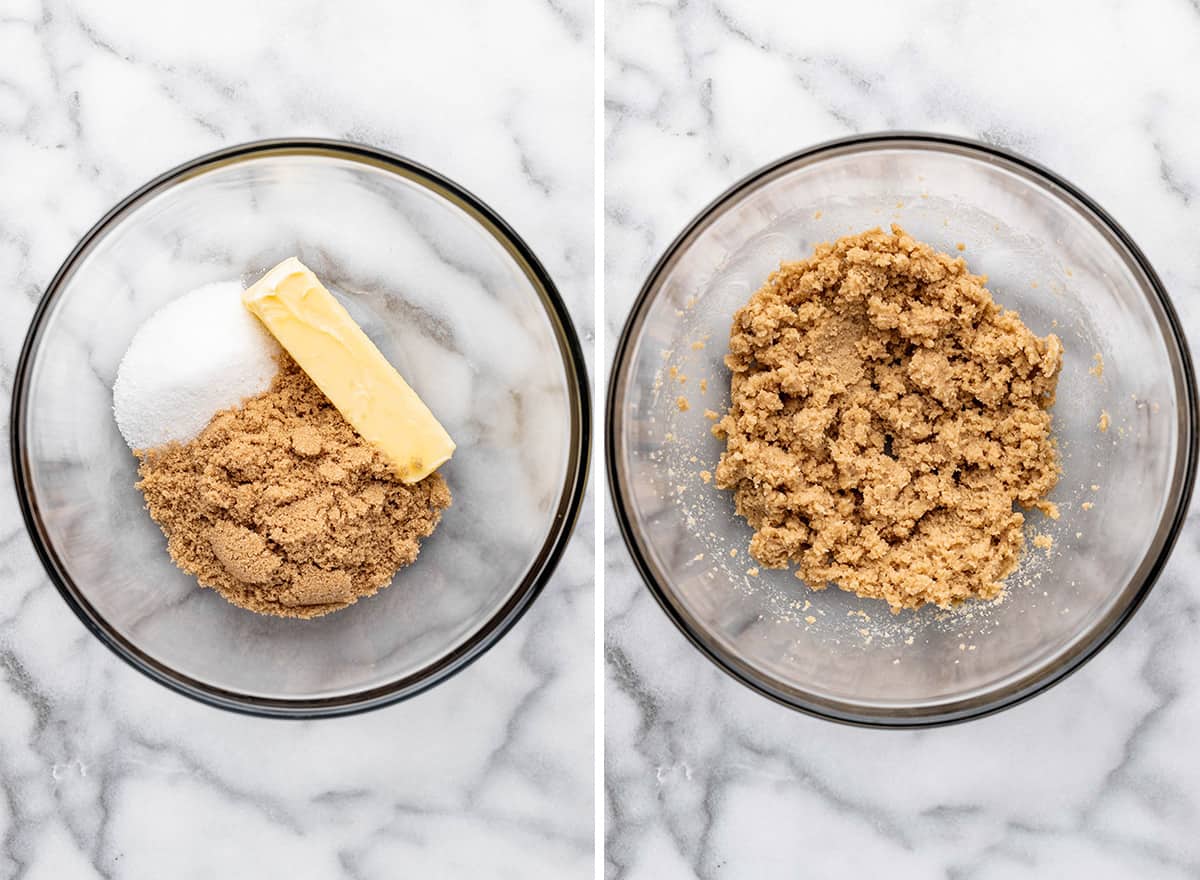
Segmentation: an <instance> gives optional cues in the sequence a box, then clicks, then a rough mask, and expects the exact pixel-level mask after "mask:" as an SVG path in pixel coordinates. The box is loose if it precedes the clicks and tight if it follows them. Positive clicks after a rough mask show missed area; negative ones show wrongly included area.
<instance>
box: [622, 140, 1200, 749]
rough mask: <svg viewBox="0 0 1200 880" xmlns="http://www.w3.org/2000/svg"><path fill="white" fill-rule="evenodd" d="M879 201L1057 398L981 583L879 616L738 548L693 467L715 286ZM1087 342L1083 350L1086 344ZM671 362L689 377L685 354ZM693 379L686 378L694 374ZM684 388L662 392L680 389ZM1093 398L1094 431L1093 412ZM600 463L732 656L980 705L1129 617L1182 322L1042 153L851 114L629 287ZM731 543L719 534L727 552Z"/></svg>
mask: <svg viewBox="0 0 1200 880" xmlns="http://www.w3.org/2000/svg"><path fill="white" fill-rule="evenodd" d="M889 223H899V224H901V225H902V226H903V227H904V228H905V230H906V231H908V232H909V233H910V234H912V235H913V236H915V237H916V238H918V239H920V240H924V241H927V242H929V243H931V244H933V245H935V246H936V247H937V248H938V249H939V250H943V251H946V252H949V253H952V254H956V253H957V250H956V247H957V246H958V245H959V244H962V245H965V256H966V258H967V261H968V265H969V266H970V268H971V270H972V271H974V272H976V273H982V274H985V275H987V276H988V278H989V279H990V281H989V288H990V289H991V291H992V293H993V295H994V296H995V298H996V300H997V301H998V302H999V303H1000V304H1001V305H1003V306H1005V307H1008V308H1012V309H1016V310H1018V311H1019V312H1020V314H1021V316H1022V318H1023V319H1024V321H1025V322H1026V323H1027V324H1028V325H1029V326H1030V327H1031V328H1032V329H1033V330H1034V331H1035V332H1037V333H1038V334H1046V333H1050V332H1054V333H1057V334H1058V335H1059V336H1060V337H1061V338H1062V340H1063V343H1064V344H1065V346H1066V355H1065V360H1064V365H1063V369H1062V374H1061V378H1060V380H1059V385H1058V397H1057V400H1058V402H1057V403H1056V404H1055V406H1054V409H1053V414H1054V432H1055V434H1056V436H1057V438H1058V441H1059V445H1060V449H1061V452H1062V467H1063V472H1062V478H1061V480H1060V482H1059V484H1058V487H1057V488H1056V489H1055V491H1054V493H1053V494H1052V496H1051V498H1052V500H1054V501H1055V502H1057V503H1058V505H1059V507H1060V509H1061V511H1062V516H1061V518H1060V519H1059V520H1057V521H1050V520H1048V519H1047V518H1045V517H1043V516H1042V515H1041V514H1030V515H1029V516H1028V519H1027V535H1026V536H1027V538H1028V537H1031V536H1032V535H1033V534H1035V533H1044V534H1047V535H1049V536H1050V537H1051V538H1052V539H1053V546H1052V548H1051V549H1050V551H1049V552H1048V553H1044V552H1042V551H1041V550H1040V549H1034V548H1032V547H1030V548H1029V549H1027V551H1026V552H1025V554H1024V556H1023V558H1022V561H1021V564H1020V567H1019V569H1018V570H1017V571H1016V572H1014V574H1013V575H1011V576H1010V577H1009V579H1008V581H1007V590H1006V594H1005V597H1004V598H1003V600H1002V601H1001V602H1000V603H999V604H995V603H968V604H966V605H964V606H961V607H960V608H957V609H953V610H950V611H941V610H939V609H937V608H934V607H926V608H925V609H922V610H921V611H918V612H906V613H902V614H899V615H896V616H893V615H892V614H890V613H889V611H888V608H887V606H886V605H885V604H884V603H882V602H878V601H872V600H864V599H859V598H857V597H855V596H853V595H851V594H849V593H845V592H842V591H841V590H838V589H836V588H830V589H827V590H824V591H821V592H817V591H813V590H810V589H808V587H807V586H806V585H804V584H803V583H802V582H800V581H799V580H797V579H796V578H795V576H794V575H793V574H792V573H791V572H786V571H768V570H766V569H761V570H759V569H756V568H755V564H754V561H753V560H752V559H750V558H748V556H747V553H746V548H747V545H748V543H749V539H750V535H751V530H750V528H749V527H748V526H747V525H746V523H745V521H744V520H742V519H741V518H739V517H738V516H736V515H735V513H734V509H733V500H732V495H731V493H728V492H722V491H719V490H717V489H716V488H715V487H713V486H712V485H709V484H706V483H705V482H704V481H703V480H702V479H701V476H700V472H701V471H704V470H708V471H711V470H713V468H714V467H715V464H716V462H717V460H718V458H719V457H720V453H721V449H722V444H721V443H720V442H719V441H717V440H716V439H714V438H713V437H712V436H711V434H710V432H709V428H710V426H711V424H712V423H711V421H709V420H708V419H706V418H705V416H704V412H705V410H706V409H711V410H715V411H718V412H721V411H723V410H724V409H725V408H726V407H727V405H728V402H729V373H728V370H727V369H726V368H725V367H724V365H723V363H722V357H723V355H724V354H725V350H726V345H725V341H726V340H727V339H728V334H729V326H730V321H731V318H732V315H733V312H734V310H735V309H737V308H738V307H739V306H740V305H742V304H744V303H745V302H746V300H747V299H748V298H749V297H750V294H751V293H753V292H754V291H755V290H756V289H757V288H758V287H759V286H760V285H761V284H762V282H763V281H764V280H765V279H766V277H767V275H768V274H769V273H770V272H771V271H773V270H774V269H775V268H776V267H777V266H778V264H779V262H780V260H785V259H800V258H803V257H806V256H808V255H809V254H811V252H812V250H813V247H814V246H815V245H816V244H818V243H819V242H822V241H829V240H832V239H834V238H837V237H838V236H841V235H844V234H846V233H850V232H860V231H862V230H864V229H866V228H869V227H873V226H878V225H883V226H885V227H886V226H887V225H888V224H889ZM1097 355H1099V356H1100V358H1102V360H1103V370H1102V371H1101V369H1100V368H1099V360H1098V359H1097V358H1096V356H1097ZM685 377H686V378H685ZM701 380H704V383H705V385H706V390H701ZM681 396H682V397H685V398H686V399H687V402H688V404H689V407H688V409H687V411H686V412H683V411H680V407H679V406H678V405H677V404H678V398H679V397H681ZM1102 411H1104V412H1107V413H1108V419H1109V428H1108V430H1107V432H1101V431H1100V430H1099V422H1100V419H1101V413H1102ZM608 419H609V422H608V433H607V443H608V450H607V451H608V473H609V482H610V488H611V490H612V497H613V502H614V506H615V508H616V515H617V519H618V522H619V524H620V527H621V530H622V533H623V535H624V537H625V541H626V544H627V545H628V547H629V550H630V552H631V554H632V555H633V558H634V561H635V563H636V564H637V566H638V568H639V570H640V571H641V574H642V576H643V577H644V579H645V580H646V583H647V584H648V585H649V587H650V589H651V591H652V592H653V594H654V596H655V598H656V599H657V600H658V601H659V603H660V604H661V606H662V607H663V609H664V610H665V611H666V612H667V614H668V615H669V616H670V617H671V619H672V620H673V621H674V622H675V623H676V624H677V625H678V626H679V627H680V629H681V630H682V631H683V632H684V634H685V635H686V636H687V637H688V638H689V639H690V640H691V641H692V642H693V643H694V644H695V645H696V646H697V647H698V648H700V650H701V651H703V652H704V653H705V654H707V655H708V656H709V657H710V658H711V659H712V660H713V661H715V662H716V663H717V665H718V666H720V667H721V668H723V669H724V670H725V671H727V672H729V673H730V674H732V675H733V676H734V677H735V678H737V679H738V680H740V681H742V682H743V683H745V684H747V685H749V686H750V687H752V688H754V689H756V690H757V691H759V692H760V693H762V694H765V695H766V696H769V697H771V698H773V699H775V700H778V701H780V702H782V703H785V704H787V705H790V706H792V707H795V708H797V709H801V710H804V711H807V712H810V713H813V714H815V715H819V716H822V717H826V718H830V719H835V720H839V721H845V722H851V723H859V724H868V725H880V726H890V727H914V726H924V725H932V724H939V723H945V722H950V721H956V720H962V719H966V718H971V717H976V716H979V715H983V714H985V713H988V712H991V711H994V710H996V709H999V708H1001V707H1004V706H1008V705H1012V704H1014V703H1016V702H1018V701H1020V700H1022V699H1024V698H1026V697H1028V696H1030V695H1032V694H1034V693H1037V692H1038V691H1040V690H1043V689H1045V688H1047V687H1049V686H1050V685H1051V684H1053V683H1055V682H1056V681H1059V680H1061V679H1062V678H1063V677H1064V676H1066V675H1067V674H1068V673H1070V672H1071V671H1072V670H1074V669H1077V668H1078V667H1079V666H1080V665H1081V664H1082V663H1083V662H1084V661H1086V660H1087V659H1088V658H1089V657H1091V656H1092V655H1093V654H1095V653H1096V651H1098V650H1099V649H1100V648H1101V647H1102V646H1103V645H1104V644H1105V643H1106V642H1107V641H1108V640H1109V639H1110V638H1111V637H1112V636H1113V635H1114V634H1115V633H1116V632H1117V631H1118V630H1119V629H1120V628H1121V626H1122V625H1123V624H1124V623H1125V622H1126V621H1128V620H1129V618H1130V615H1132V614H1133V612H1134V610H1135V609H1136V608H1137V607H1138V605H1139V603H1140V602H1141V601H1142V600H1143V599H1144V598H1145V596H1146V594H1147V592H1148V591H1149V589H1150V587H1151V585H1152V584H1153V582H1154V579H1155V576H1156V575H1157V574H1158V572H1159V570H1160V569H1161V568H1162V566H1163V563H1164V561H1165V559H1166V557H1167V554H1168V553H1169V551H1170V549H1171V546H1172V543H1173V542H1174V540H1175V537H1176V534H1177V532H1178V530H1179V527H1180V524H1181V523H1182V521H1183V518H1184V514H1185V511H1186V509H1187V504H1188V499H1189V497H1190V494H1191V489H1192V482H1193V478H1194V469H1195V458H1196V436H1197V417H1196V390H1195V382H1194V377H1193V374H1192V366H1191V363H1190V361H1189V358H1188V354H1187V348H1186V345H1185V343H1184V339H1183V334H1182V332H1181V330H1180V327H1179V322H1178V321H1177V319H1176V317H1175V313H1174V311H1173V310H1172V308H1171V304H1170V302H1169V301H1168V299H1167V295H1166V293H1165V291H1164V290H1163V288H1162V284H1161V282H1160V281H1159V280H1158V278H1157V276H1156V275H1155V274H1154V271H1153V269H1151V267H1150V265H1149V264H1148V263H1147V261H1146V259H1145V257H1144V256H1143V255H1142V254H1141V252H1140V251H1139V250H1138V249H1137V247H1136V246H1135V245H1134V243H1133V242H1132V241H1131V240H1130V239H1129V237H1128V236H1127V235H1126V234H1125V233H1124V232H1123V231H1122V230H1121V229H1120V227H1118V226H1117V225H1116V224H1115V223H1114V222H1113V221H1112V220H1111V219H1110V218H1109V217H1108V215H1106V214H1105V213H1104V212H1103V211H1102V210H1101V209H1100V208H1099V207H1097V206H1096V205H1095V204H1094V203H1093V202H1092V201H1091V200H1090V199H1088V198H1087V197H1086V196H1085V195H1083V194H1082V193H1080V192H1079V191H1078V190H1077V189H1075V188H1074V187H1072V186H1071V185H1069V184H1067V183H1066V182H1064V181H1063V180H1061V179H1060V178H1058V177H1057V176H1055V175H1053V174H1051V173H1050V172H1049V171H1046V170H1045V169H1043V168H1040V167H1038V166H1037V165H1034V164H1033V163H1031V162H1028V161H1026V160H1025V159H1022V158H1019V157H1017V156H1013V155H1009V154H1006V153H1003V152H1001V151H998V150H995V149H993V148H991V147H987V146H984V145H982V144H976V143H971V142H968V141H962V140H957V139H953V138H946V137H937V136H926V135H876V136H864V137H856V138H851V139H849V140H843V141H837V142H834V143H830V144H825V145H822V146H818V147H816V148H814V149H811V150H807V151H805V152H802V153H799V154H796V155H794V156H789V157H787V158H785V159H782V160H780V161H778V162H776V163H774V164H772V165H770V166H768V167H766V168H763V169H762V170H760V171H758V172H756V173H754V174H752V175H751V176H750V177H748V178H747V179H745V180H743V181H742V182H741V183H739V184H737V185H736V186H734V187H733V188H732V189H731V190H729V191H728V192H726V193H725V194H724V195H722V196H721V197H720V198H718V199H717V200H716V201H715V202H713V203H712V204H711V205H710V206H709V207H707V208H705V209H704V210H703V211H702V212H701V213H700V215H699V216H697V217H696V218H695V219H694V220H693V221H692V222H691V223H689V224H688V226H687V228H686V229H685V230H684V231H683V233H682V234H681V235H680V236H679V237H678V238H677V239H676V240H675V241H674V242H673V243H672V244H671V246H670V247H669V248H668V249H667V252H666V253H665V254H664V255H663V257H662V259H661V260H659V262H658V264H657V265H656V266H655V267H654V270H653V271H652V272H651V273H650V277H649V278H648V280H647V281H646V284H645V286H644V287H643V288H642V291H641V293H640V295H639V296H638V299H637V302H636V303H635V305H634V307H633V311H632V313H631V314H630V316H629V320H628V322H627V323H626V325H625V328H624V332H623V333H622V335H621V338H620V341H619V344H618V346H617V354H616V362H615V365H614V368H613V373H612V376H611V382H610V384H609V398H608ZM735 554H736V555H735Z"/></svg>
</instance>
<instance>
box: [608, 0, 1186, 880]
mask: <svg viewBox="0 0 1200 880" xmlns="http://www.w3.org/2000/svg"><path fill="white" fill-rule="evenodd" d="M606 57H607V70H606V80H607V87H606V109H607V114H606V115H607V124H606V131H605V137H606V144H605V146H606V179H605V188H606V193H605V213H606V218H607V227H606V247H605V250H606V254H607V268H606V284H605V286H606V294H607V299H606V312H607V325H606V328H605V336H606V341H607V343H608V348H609V356H611V351H612V345H613V343H614V342H615V340H616V337H617V334H618V333H619V331H620V327H621V324H622V321H623V320H624V317H625V315H626V312H627V310H628V308H629V306H630V304H631V302H632V300H633V296H634V294H635V292H636V291H637V289H638V287H639V286H640V284H641V282H642V280H643V279H644V277H645V275H646V273H647V272H648V270H649V268H650V266H651V265H652V264H653V261H654V260H655V259H657V257H658V256H659V254H660V253H661V252H662V250H663V249H664V248H665V247H666V245H667V244H668V242H669V241H670V240H671V239H672V238H673V237H674V236H675V234H676V233H677V232H678V231H679V230H680V229H681V228H682V227H683V225H684V224H685V223H686V222H687V221H688V220H689V219H690V218H691V217H692V215H693V214H694V213H695V212H696V211H697V210H699V209H700V208H701V207H703V206H704V205H705V204H706V203H707V202H708V201H709V200H710V199H712V198H714V197H715V196H716V195H717V194H719V193H720V192H721V191H723V190H724V189H725V188H726V187H727V186H729V185H730V184H731V183H733V182H734V181H735V180H737V179H739V178H740V177H742V176H743V175H745V174H747V173H749V172H750V171H752V170H753V169H755V168H756V167H758V166H760V165H762V164H764V163H766V162H768V161H770V160H772V159H774V158H776V157H778V156H780V155H783V154H785V153H788V152H791V151H794V150H797V149H800V148H802V147H804V146H807V145H810V144H814V143H817V142H819V141H822V140H826V139H829V138H832V137H838V136H842V135H847V134H851V133H854V132H863V131H875V130H882V129H923V130H931V131H940V132H947V133H951V134H959V135H965V136H969V137H974V138H978V139H982V140H984V141H988V142H991V143H994V144H998V145H1000V146H1003V147H1008V148H1011V149H1014V150H1017V151H1019V152H1021V153H1024V154H1025V155H1028V156H1030V157H1032V158H1033V159H1035V160H1038V161H1040V162H1042V163H1044V164H1046V165H1048V166H1049V167H1051V168H1054V169H1056V170H1058V171H1060V172H1061V173H1062V174H1064V175H1065V176H1066V177H1067V178H1068V179H1070V180H1072V181H1073V182H1074V183H1076V184H1077V185H1079V186H1081V187H1082V188H1083V189H1084V190H1085V191H1086V192H1088V193H1089V194H1090V195H1092V196H1093V197H1094V198H1095V199H1097V200H1098V201H1099V202H1100V204H1102V205H1103V206H1105V207H1106V208H1107V209H1108V210H1109V211H1110V212H1111V213H1112V214H1113V215H1114V216H1115V217H1116V218H1117V219H1118V221H1119V222H1120V223H1122V224H1123V225H1124V226H1125V227H1126V229H1127V230H1128V231H1129V232H1130V233H1131V234H1132V235H1133V237H1134V238H1135V239H1136V240H1137V241H1138V242H1139V244H1140V245H1141V246H1142V247H1143V249H1144V250H1145V251H1146V253H1147V254H1148V256H1149V258H1150V260H1151V261H1152V262H1153V264H1154V265H1155V267H1156V268H1157V269H1158V271H1159V273H1160V274H1161V275H1162V277H1163V280H1164V281H1165V283H1166V285H1167V287H1168V289H1169V290H1170V292H1171V294H1172V296H1173V298H1174V301H1175V304H1176V306H1177V308H1178V311H1179V314H1180V317H1181V319H1182V320H1183V323H1184V325H1185V328H1186V330H1187V332H1188V333H1189V334H1190V337H1191V339H1192V341H1193V343H1195V341H1196V340H1200V234H1198V233H1197V230H1198V229H1200V149H1198V145H1200V114H1197V103H1196V91H1195V83H1196V82H1197V81H1200V10H1198V9H1197V7H1196V5H1195V4H1194V3H1191V4H1189V3H1187V2H1182V0H1155V2H1149V3H1139V4H1133V3H1119V2H1103V3H1096V4H1088V5H1086V6H1085V5H1083V4H1042V3H1035V2H1018V3H1004V4H995V3H990V4H953V3H949V4H948V3H944V2H933V0H914V2H910V3H904V4H894V3H883V2H868V3H856V4H853V5H852V6H846V5H841V4H828V5H818V4H812V5H810V6H809V7H808V8H807V9H806V10H805V11H804V12H803V13H798V12H797V7H796V6H795V5H794V4H786V3H754V2H749V0H725V2H706V0H699V2H689V3H686V4H678V5H677V4H673V3H653V2H650V3H647V2H640V0H614V2H611V3H610V4H609V5H608V8H607V17H606ZM606 567H607V576H606V608H607V610H606V613H607V619H608V623H607V628H606V637H605V654H606V658H607V670H606V674H607V687H606V760H607V780H606V789H607V793H608V802H607V805H606V808H607V834H606V836H607V852H606V860H607V868H608V876H609V877H610V878H621V880H631V878H655V880H662V878H684V877H702V878H720V877H739V878H740V877H814V878H826V877H831V878H832V877H872V876H888V877H897V878H898V877H906V878H907V877H913V878H929V877H945V878H954V880H964V878H972V880H985V878H987V880H991V878H1007V877H1090V878H1100V877H1104V878H1125V877H1147V878H1151V877H1153V878H1185V877H1198V876H1200V832H1198V829H1200V756H1198V753H1197V751H1196V748H1195V738H1196V731H1197V729H1200V675H1198V671H1200V639H1197V638H1196V629H1197V626H1198V625H1200V595H1198V593H1197V583H1196V581H1197V577H1198V575H1197V573H1198V572H1200V523H1198V522H1197V520H1196V516H1195V514H1194V513H1193V515H1192V517H1191V519H1190V521H1189V523H1188V525H1187V527H1186V530H1185V531H1184V533H1183V534H1182V536H1181V538H1180V540H1179V543H1178V545H1177V547H1176V549H1175V551H1174V554H1173V556H1172V559H1171V562H1170V565H1169V567H1168V568H1167V570H1166V571H1165V573H1164V574H1163V575H1162V578H1161V579H1160V581H1159V583H1158V586H1157V587H1156V588H1155V590H1154V592H1153V594H1152V595H1151V596H1150V598H1149V600H1148V601H1147V603H1146V604H1145V606H1144V607H1143V608H1142V610H1141V611H1140V612H1139V613H1138V614H1137V616H1136V617H1135V619H1134V620H1133V621H1132V623H1131V624H1130V625H1129V626H1128V627H1127V628H1126V629H1125V630H1124V631H1123V632H1122V633H1121V635H1120V636H1119V637H1118V638H1117V639H1116V640H1115V641H1114V642H1113V643H1112V644H1111V645H1110V646H1109V647H1108V648H1106V649H1105V650H1104V651H1103V652H1102V653H1101V654H1100V655H1099V656H1098V657H1097V658H1096V659H1094V660H1093V661H1092V662H1091V663H1089V664H1088V665H1087V666H1086V667H1084V669H1083V670H1081V671H1080V672H1079V673H1077V674H1076V675H1074V676H1072V677H1071V678H1070V679H1068V680H1067V681H1066V682H1064V683H1063V684H1061V685H1059V686H1057V687H1055V688H1054V689H1052V690H1051V691H1049V692H1048V693H1045V694H1043V695H1041V696H1039V697H1037V698H1035V699H1033V700H1032V701H1030V702H1027V703H1025V704H1023V705H1021V706H1018V707H1016V708H1014V709H1011V710H1009V711H1006V712H1003V713H1001V714H999V715H996V716H993V717H990V718H986V719H984V720H980V721H976V722H972V723H969V724H965V725H960V726H956V727H951V728H945V729H936V730H928V731H921V732H889V731H872V730H860V729H853V728H847V727H842V726H838V725H834V724H831V723H827V722H823V721H819V720H815V719H812V718H809V717H806V716H803V715H799V714H796V713H793V712H791V711H789V710H787V709H784V708H781V707H779V706H776V705H774V704H772V703H770V702H768V701H767V700H765V699H763V698H761V697H758V696H756V695H755V694H753V693H751V692H750V691H749V690H748V689H746V688H744V687H742V686H741V685H739V684H737V683H735V682H734V681H733V680H731V679H729V678H727V677H726V676H725V675H724V674H723V673H721V672H720V671H718V670H717V669H716V667H715V666H713V665H712V664H711V663H710V662H709V661H708V660H707V659H705V658H704V657H702V656H701V655H700V654H699V653H698V652H697V651H696V650H694V649H693V648H692V646H691V645H689V644H688V643H687V642H686V641H685V639H684V638H683V636H682V635H680V634H679V633H678V632H677V631H676V630H675V629H674V627H673V626H672V624H671V623H670V622H669V621H668V620H667V618H666V616H665V615H664V614H663V613H662V612H661V611H660V610H659V608H658V607H657V606H656V605H655V604H654V602H653V600H652V599H651V597H650V595H649V593H648V592H647V591H646V590H645V589H644V588H643V586H642V584H641V581H640V580H639V578H638V576H637V574H636V573H635V572H634V570H633V568H632V565H631V564H630V562H629V559H628V555H627V554H626V552H625V549H624V547H623V545H622V542H621V539H620V537H619V536H618V534H617V531H616V528H615V525H614V524H613V522H612V521H611V517H610V521H609V522H608V525H607V530H606Z"/></svg>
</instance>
